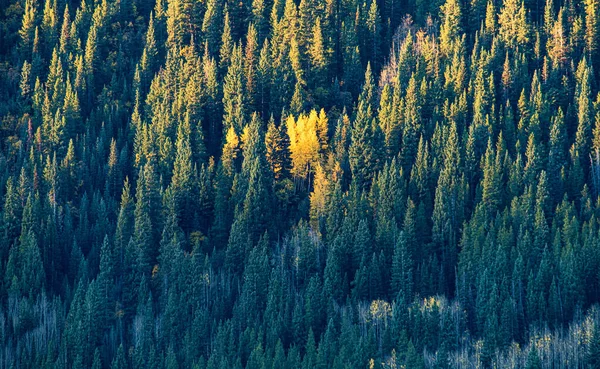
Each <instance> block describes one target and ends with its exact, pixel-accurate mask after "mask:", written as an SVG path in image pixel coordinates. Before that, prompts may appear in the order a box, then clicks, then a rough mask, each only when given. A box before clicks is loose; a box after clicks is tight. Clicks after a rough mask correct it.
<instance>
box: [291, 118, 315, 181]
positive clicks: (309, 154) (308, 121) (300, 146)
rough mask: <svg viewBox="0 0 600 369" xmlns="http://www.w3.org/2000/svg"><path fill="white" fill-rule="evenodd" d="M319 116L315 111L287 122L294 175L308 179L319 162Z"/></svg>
mask: <svg viewBox="0 0 600 369" xmlns="http://www.w3.org/2000/svg"><path fill="white" fill-rule="evenodd" d="M318 122H319V116H318V115H317V112H316V111H315V110H313V111H311V112H310V114H309V115H308V116H306V115H300V116H299V117H298V120H295V119H294V117H293V116H291V115H290V116H289V117H288V120H287V128H288V136H289V137H290V154H291V157H292V171H291V172H292V175H294V176H295V177H298V178H307V176H308V174H309V173H311V172H312V171H313V168H314V167H315V165H316V164H317V163H318V162H319V150H320V148H321V143H320V141H319V135H318V131H319V127H318Z"/></svg>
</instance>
